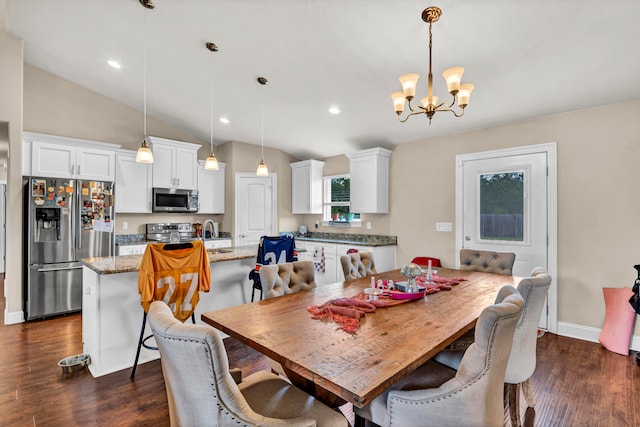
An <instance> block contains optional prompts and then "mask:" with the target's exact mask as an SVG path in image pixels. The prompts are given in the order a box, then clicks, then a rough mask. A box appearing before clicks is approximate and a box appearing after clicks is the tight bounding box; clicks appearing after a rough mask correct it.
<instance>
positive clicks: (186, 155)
mask: <svg viewBox="0 0 640 427" xmlns="http://www.w3.org/2000/svg"><path fill="white" fill-rule="evenodd" d="M148 138H149V141H151V151H152V152H153V186H154V187H159V188H180V189H183V190H196V189H197V188H198V167H197V166H198V148H200V146H199V145H198V144H190V143H187V142H181V141H173V140H170V139H164V138H159V137H157V136H150V137H148Z"/></svg>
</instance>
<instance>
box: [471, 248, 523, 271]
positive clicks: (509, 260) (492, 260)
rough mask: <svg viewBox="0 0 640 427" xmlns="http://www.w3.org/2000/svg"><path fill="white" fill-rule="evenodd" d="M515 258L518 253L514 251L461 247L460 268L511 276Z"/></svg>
mask: <svg viewBox="0 0 640 427" xmlns="http://www.w3.org/2000/svg"><path fill="white" fill-rule="evenodd" d="M515 260H516V254H514V253H513V252H494V251H478V250H475V249H465V248H463V249H460V270H474V271H480V272H484V273H495V274H504V275H505V276H511V274H512V271H513V263H514V262H515Z"/></svg>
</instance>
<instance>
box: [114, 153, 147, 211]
mask: <svg viewBox="0 0 640 427" xmlns="http://www.w3.org/2000/svg"><path fill="white" fill-rule="evenodd" d="M151 176H152V175H151V165H150V164H148V163H138V162H136V152H135V151H132V150H118V152H117V153H116V194H115V207H116V213H151V201H152V200H151V197H152V196H151V185H152V181H151Z"/></svg>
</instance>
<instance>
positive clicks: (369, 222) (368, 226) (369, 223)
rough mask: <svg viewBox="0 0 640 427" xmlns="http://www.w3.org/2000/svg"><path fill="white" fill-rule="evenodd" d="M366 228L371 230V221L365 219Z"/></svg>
mask: <svg viewBox="0 0 640 427" xmlns="http://www.w3.org/2000/svg"><path fill="white" fill-rule="evenodd" d="M367 230H371V221H367Z"/></svg>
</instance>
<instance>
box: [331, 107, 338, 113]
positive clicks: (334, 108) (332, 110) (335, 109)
mask: <svg viewBox="0 0 640 427" xmlns="http://www.w3.org/2000/svg"><path fill="white" fill-rule="evenodd" d="M329 112H330V113H331V114H340V109H339V108H338V107H330V108H329Z"/></svg>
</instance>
